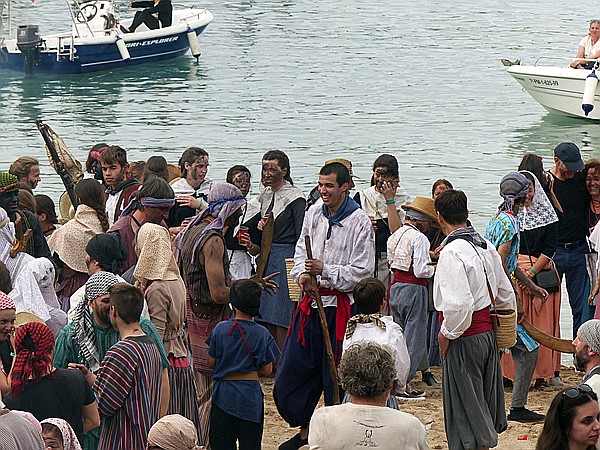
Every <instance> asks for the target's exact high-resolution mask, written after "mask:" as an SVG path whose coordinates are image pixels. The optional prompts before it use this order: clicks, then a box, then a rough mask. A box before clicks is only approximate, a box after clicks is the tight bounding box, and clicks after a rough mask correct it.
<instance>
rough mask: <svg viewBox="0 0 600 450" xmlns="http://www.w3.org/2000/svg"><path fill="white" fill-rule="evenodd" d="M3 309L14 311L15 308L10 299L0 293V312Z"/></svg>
mask: <svg viewBox="0 0 600 450" xmlns="http://www.w3.org/2000/svg"><path fill="white" fill-rule="evenodd" d="M5 309H14V310H15V311H16V310H17V307H16V306H15V302H14V301H13V299H12V298H10V297H9V296H8V295H7V294H5V293H4V292H2V291H0V311H4V310H5Z"/></svg>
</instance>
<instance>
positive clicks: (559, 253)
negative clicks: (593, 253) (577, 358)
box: [554, 241, 594, 339]
mask: <svg viewBox="0 0 600 450" xmlns="http://www.w3.org/2000/svg"><path fill="white" fill-rule="evenodd" d="M588 252H589V249H588V246H587V243H586V242H585V241H582V242H581V243H580V244H574V245H573V246H572V247H570V248H563V247H561V246H558V248H557V249H556V256H555V257H554V263H555V264H556V269H557V270H558V274H559V275H560V277H561V280H562V277H563V275H564V277H565V278H566V280H567V292H568V294H569V304H570V305H571V313H572V314H573V339H575V337H576V336H577V330H579V327H580V326H581V324H582V323H584V322H586V321H588V320H590V319H593V318H594V307H592V306H590V305H589V304H588V296H589V295H590V279H589V276H588V273H587V269H586V265H585V254H586V253H588Z"/></svg>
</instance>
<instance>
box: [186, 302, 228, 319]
mask: <svg viewBox="0 0 600 450" xmlns="http://www.w3.org/2000/svg"><path fill="white" fill-rule="evenodd" d="M223 306H224V305H219V304H217V303H212V304H210V305H203V304H201V303H192V311H193V312H194V314H196V315H197V316H198V317H199V318H200V319H210V318H211V317H215V316H216V315H218V314H219V313H220V312H221V311H223Z"/></svg>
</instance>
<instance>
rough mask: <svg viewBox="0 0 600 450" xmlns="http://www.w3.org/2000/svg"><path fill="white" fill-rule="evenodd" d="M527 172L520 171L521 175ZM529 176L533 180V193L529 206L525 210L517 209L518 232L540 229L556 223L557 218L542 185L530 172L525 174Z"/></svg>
mask: <svg viewBox="0 0 600 450" xmlns="http://www.w3.org/2000/svg"><path fill="white" fill-rule="evenodd" d="M525 172H527V171H526V170H521V173H525ZM527 173H529V174H531V176H532V177H533V180H534V182H535V192H534V194H533V199H532V200H531V204H530V205H529V206H528V207H526V208H521V209H519V212H518V213H517V220H518V221H519V229H520V230H533V229H536V228H541V227H544V226H546V225H549V224H551V223H554V222H558V216H557V215H556V211H554V208H553V207H552V203H551V202H550V199H549V198H548V196H547V195H546V193H545V192H544V189H543V188H542V185H541V184H540V182H539V181H538V179H537V177H536V176H535V175H534V174H532V173H531V172H527Z"/></svg>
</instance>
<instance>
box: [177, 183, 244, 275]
mask: <svg viewBox="0 0 600 450" xmlns="http://www.w3.org/2000/svg"><path fill="white" fill-rule="evenodd" d="M245 204H246V199H245V198H244V196H243V195H242V191H240V190H239V189H238V188H237V187H236V186H234V185H233V184H229V183H220V182H215V183H213V184H212V185H211V187H210V191H208V206H206V207H205V208H204V209H202V211H200V213H199V214H198V215H196V217H194V218H193V219H192V221H191V222H190V224H189V225H188V226H187V227H186V228H184V229H183V230H182V231H181V232H180V233H179V234H178V235H177V237H176V238H175V241H174V242H173V244H175V247H176V248H177V249H180V248H181V243H182V241H183V237H184V236H185V234H186V232H187V230H189V229H190V228H191V227H192V226H194V225H196V224H197V223H198V222H200V221H201V220H203V219H204V218H205V217H207V216H211V217H213V218H214V220H213V221H212V222H211V223H209V224H208V225H207V226H206V228H205V229H204V230H203V231H202V233H200V234H199V235H198V237H197V238H196V241H195V242H194V247H193V248H192V255H196V248H197V247H198V245H199V244H200V242H202V239H203V238H204V236H206V234H207V233H208V232H209V231H210V230H215V229H216V230H221V229H223V227H224V226H225V221H226V220H227V219H228V218H229V217H230V216H231V215H233V213H235V212H236V211H237V210H238V209H239V208H241V207H242V206H244V205H245ZM191 262H192V264H193V263H194V257H192V261H191Z"/></svg>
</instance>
